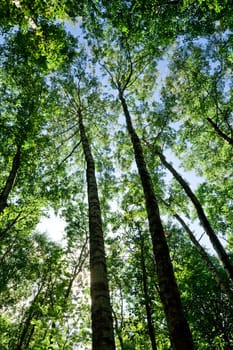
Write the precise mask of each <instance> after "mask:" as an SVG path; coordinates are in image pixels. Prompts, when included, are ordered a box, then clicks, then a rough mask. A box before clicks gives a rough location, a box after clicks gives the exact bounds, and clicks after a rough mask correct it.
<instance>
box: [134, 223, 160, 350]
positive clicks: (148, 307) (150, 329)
mask: <svg viewBox="0 0 233 350" xmlns="http://www.w3.org/2000/svg"><path fill="white" fill-rule="evenodd" d="M138 231H139V234H140V255H141V268H142V284H143V293H144V298H145V308H146V318H147V326H148V333H149V337H150V341H151V348H152V350H157V346H156V340H155V329H154V325H153V320H152V312H151V305H150V297H149V293H148V283H147V271H146V263H145V251H144V238H143V236H142V233H141V231H140V229H138Z"/></svg>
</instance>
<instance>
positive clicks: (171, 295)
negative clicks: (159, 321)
mask: <svg viewBox="0 0 233 350" xmlns="http://www.w3.org/2000/svg"><path fill="white" fill-rule="evenodd" d="M118 91H119V99H120V102H121V105H122V108H123V112H124V115H125V119H126V125H127V130H128V132H129V135H130V138H131V141H132V145H133V149H134V156H135V161H136V164H137V168H138V172H139V175H140V179H141V184H142V187H143V192H144V197H145V204H146V211H147V216H148V221H149V229H150V234H151V239H152V244H153V252H154V257H155V261H156V270H157V275H158V283H159V291H160V298H161V301H162V304H163V308H164V312H165V315H166V320H167V324H168V331H169V336H170V340H171V344H172V349H174V350H192V349H193V341H192V335H191V332H190V329H189V326H188V323H187V321H186V319H185V316H184V312H183V307H182V304H181V299H180V293H179V290H178V287H177V283H176V280H175V276H174V271H173V266H172V263H171V259H170V255H169V249H168V245H167V241H166V237H165V233H164V230H163V226H162V222H161V218H160V213H159V207H158V203H157V198H156V196H155V193H154V188H153V184H152V180H151V176H150V174H149V171H148V169H147V166H146V162H145V159H144V155H143V150H142V146H141V142H140V139H139V137H138V135H137V133H136V131H135V130H134V128H133V125H132V121H131V116H130V113H129V110H128V106H127V103H126V101H125V98H124V96H123V92H122V91H121V90H120V89H118Z"/></svg>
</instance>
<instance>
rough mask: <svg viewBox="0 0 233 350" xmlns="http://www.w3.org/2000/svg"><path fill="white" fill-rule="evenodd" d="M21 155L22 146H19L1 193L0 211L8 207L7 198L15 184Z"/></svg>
mask: <svg viewBox="0 0 233 350" xmlns="http://www.w3.org/2000/svg"><path fill="white" fill-rule="evenodd" d="M20 155H21V146H18V147H17V151H16V153H15V156H14V158H13V161H12V166H11V171H10V173H9V175H8V178H7V180H6V184H5V186H4V188H3V190H2V192H1V193H0V213H2V212H3V211H4V209H5V208H6V207H7V199H8V197H9V194H10V192H11V190H12V188H13V186H14V183H15V180H16V176H17V173H18V170H19V166H20Z"/></svg>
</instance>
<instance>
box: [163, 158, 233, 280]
mask: <svg viewBox="0 0 233 350" xmlns="http://www.w3.org/2000/svg"><path fill="white" fill-rule="evenodd" d="M157 154H158V155H159V157H160V159H161V162H162V163H163V165H164V166H165V167H166V168H167V169H168V170H169V171H170V172H171V173H172V175H173V176H174V178H175V179H176V180H177V181H178V182H179V184H180V185H181V186H182V188H183V189H184V191H185V192H186V194H187V196H188V197H189V199H190V200H191V201H192V203H193V205H194V207H195V208H196V211H197V215H198V217H199V220H200V223H201V225H202V226H203V228H204V230H205V232H206V234H207V235H208V236H209V239H210V241H211V243H212V245H213V247H214V249H215V251H216V252H217V254H218V256H219V259H220V260H221V262H222V264H223V266H224V268H225V270H226V271H227V273H228V275H229V277H230V278H231V280H232V281H233V265H232V263H231V261H230V259H229V256H228V255H227V253H226V251H225V249H224V247H223V246H222V244H221V242H220V241H219V239H218V237H217V235H216V234H215V232H214V230H213V229H212V227H211V225H210V222H209V220H208V219H207V217H206V215H205V212H204V210H203V208H202V206H201V203H200V202H199V200H198V199H197V197H196V196H195V194H194V193H193V191H192V190H191V188H190V187H189V185H188V184H187V182H186V181H185V180H184V179H183V178H182V176H181V175H180V174H179V173H178V172H177V171H176V170H175V169H174V168H173V166H172V165H171V164H170V163H168V162H167V160H166V158H165V156H164V155H163V154H162V153H160V152H158V151H157Z"/></svg>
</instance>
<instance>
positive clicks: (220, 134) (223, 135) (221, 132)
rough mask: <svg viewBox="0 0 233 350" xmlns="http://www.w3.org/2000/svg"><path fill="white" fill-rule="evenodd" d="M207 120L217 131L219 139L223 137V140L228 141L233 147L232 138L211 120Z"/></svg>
mask: <svg viewBox="0 0 233 350" xmlns="http://www.w3.org/2000/svg"><path fill="white" fill-rule="evenodd" d="M206 120H207V121H208V122H209V123H210V125H211V126H212V128H213V129H214V130H215V131H216V133H217V135H218V136H219V137H221V138H222V139H223V140H225V141H227V142H228V143H229V145H231V146H233V139H232V138H231V137H229V136H228V135H226V134H225V133H224V132H223V131H222V130H221V129H220V128H219V127H218V125H217V124H216V123H215V122H214V121H213V120H212V119H211V118H206Z"/></svg>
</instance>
